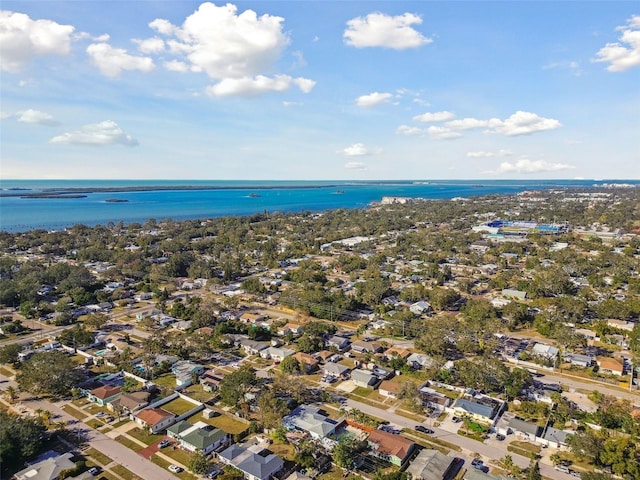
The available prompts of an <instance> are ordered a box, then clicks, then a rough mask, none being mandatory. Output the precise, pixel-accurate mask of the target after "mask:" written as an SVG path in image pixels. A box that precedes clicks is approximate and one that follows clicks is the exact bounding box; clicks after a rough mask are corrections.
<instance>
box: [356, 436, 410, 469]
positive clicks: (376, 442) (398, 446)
mask: <svg viewBox="0 0 640 480" xmlns="http://www.w3.org/2000/svg"><path fill="white" fill-rule="evenodd" d="M367 443H368V444H369V446H370V447H371V455H372V456H374V457H377V458H380V459H382V460H385V461H387V462H390V463H392V464H393V465H397V466H398V467H400V466H402V465H403V464H404V463H405V462H406V461H407V459H408V458H409V457H410V456H411V454H412V453H413V450H414V448H415V447H416V444H415V443H413V442H412V441H411V440H409V439H407V438H405V437H403V436H401V435H398V434H395V433H390V432H385V431H383V430H373V431H372V432H371V433H370V434H369V438H367Z"/></svg>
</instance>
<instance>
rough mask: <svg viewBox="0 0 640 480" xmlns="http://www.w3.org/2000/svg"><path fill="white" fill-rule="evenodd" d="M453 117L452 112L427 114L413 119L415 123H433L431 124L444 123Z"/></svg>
mask: <svg viewBox="0 0 640 480" xmlns="http://www.w3.org/2000/svg"><path fill="white" fill-rule="evenodd" d="M454 117H455V115H454V114H453V113H452V112H447V111H443V112H427V113H423V114H422V115H416V116H415V117H413V119H414V120H415V121H416V122H422V123H433V122H446V121H447V120H451V119H452V118H454Z"/></svg>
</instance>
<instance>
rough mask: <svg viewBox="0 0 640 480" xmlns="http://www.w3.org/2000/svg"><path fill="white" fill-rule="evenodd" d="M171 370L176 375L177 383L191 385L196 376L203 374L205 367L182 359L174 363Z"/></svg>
mask: <svg viewBox="0 0 640 480" xmlns="http://www.w3.org/2000/svg"><path fill="white" fill-rule="evenodd" d="M171 372H172V373H173V374H174V375H175V376H176V385H178V386H183V385H191V384H192V383H193V380H194V377H196V378H197V377H198V376H200V375H202V373H203V372H204V367H203V366H202V365H198V364H197V363H193V362H190V361H189V360H181V361H179V362H176V363H174V364H173V366H172V367H171Z"/></svg>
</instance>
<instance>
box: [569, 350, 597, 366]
mask: <svg viewBox="0 0 640 480" xmlns="http://www.w3.org/2000/svg"><path fill="white" fill-rule="evenodd" d="M564 359H565V361H566V362H569V363H570V364H571V365H574V366H576V367H590V366H591V365H593V357H591V356H589V355H580V354H578V353H570V354H568V355H566V356H565V357H564Z"/></svg>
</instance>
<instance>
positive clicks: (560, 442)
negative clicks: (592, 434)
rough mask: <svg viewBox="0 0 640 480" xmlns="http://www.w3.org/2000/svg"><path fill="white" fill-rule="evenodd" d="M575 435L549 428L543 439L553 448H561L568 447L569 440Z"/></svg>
mask: <svg viewBox="0 0 640 480" xmlns="http://www.w3.org/2000/svg"><path fill="white" fill-rule="evenodd" d="M572 434H573V433H572V432H566V431H564V430H558V429H557V428H553V427H547V430H546V431H545V432H544V435H543V437H542V439H543V440H544V441H545V442H546V443H547V444H548V445H551V446H552V447H555V448H561V447H566V446H567V438H568V437H570V436H571V435H572Z"/></svg>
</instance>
